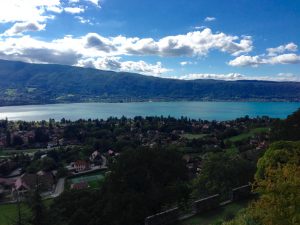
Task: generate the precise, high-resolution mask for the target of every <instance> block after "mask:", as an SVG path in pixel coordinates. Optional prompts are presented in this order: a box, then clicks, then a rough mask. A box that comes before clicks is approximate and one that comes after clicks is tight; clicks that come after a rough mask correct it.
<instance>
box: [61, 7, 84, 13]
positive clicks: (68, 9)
mask: <svg viewBox="0 0 300 225" xmlns="http://www.w3.org/2000/svg"><path fill="white" fill-rule="evenodd" d="M64 11H65V12H67V13H71V14H78V13H82V12H84V9H83V8H80V7H65V8H64Z"/></svg>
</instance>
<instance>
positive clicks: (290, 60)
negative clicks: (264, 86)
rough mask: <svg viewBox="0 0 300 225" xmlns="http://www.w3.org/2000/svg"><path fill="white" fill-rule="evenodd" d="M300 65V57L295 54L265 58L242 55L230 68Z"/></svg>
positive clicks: (230, 62) (231, 62)
mask: <svg viewBox="0 0 300 225" xmlns="http://www.w3.org/2000/svg"><path fill="white" fill-rule="evenodd" d="M298 63H300V55H296V54H294V53H289V54H282V55H276V56H272V57H265V56H246V55H241V56H239V57H237V58H235V59H233V60H231V61H229V63H228V64H229V65H230V66H254V67H257V66H259V65H262V64H271V65H274V64H298Z"/></svg>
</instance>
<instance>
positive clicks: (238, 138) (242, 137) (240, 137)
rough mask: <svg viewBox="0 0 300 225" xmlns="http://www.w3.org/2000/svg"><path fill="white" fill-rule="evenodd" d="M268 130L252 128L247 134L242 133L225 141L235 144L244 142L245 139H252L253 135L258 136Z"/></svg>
mask: <svg viewBox="0 0 300 225" xmlns="http://www.w3.org/2000/svg"><path fill="white" fill-rule="evenodd" d="M268 130H269V128H268V127H258V128H253V129H251V130H250V131H249V132H247V133H242V134H239V135H237V136H233V137H230V138H227V139H226V140H229V141H231V142H237V141H242V140H245V139H247V138H250V137H252V136H253V135H255V134H260V133H264V132H267V131H268Z"/></svg>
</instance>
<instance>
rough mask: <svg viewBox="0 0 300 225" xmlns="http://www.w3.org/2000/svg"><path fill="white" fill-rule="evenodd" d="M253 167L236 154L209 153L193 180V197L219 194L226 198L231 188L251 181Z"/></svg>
mask: <svg viewBox="0 0 300 225" xmlns="http://www.w3.org/2000/svg"><path fill="white" fill-rule="evenodd" d="M254 172H255V168H254V165H252V163H250V162H249V161H248V160H245V159H243V158H241V157H240V156H239V155H237V154H228V153H224V152H218V153H210V154H208V155H207V157H206V158H205V159H204V163H203V166H202V170H201V172H200V174H199V175H198V177H197V178H196V179H195V180H194V185H193V187H194V195H195V197H206V196H208V195H212V194H221V195H222V197H226V196H227V195H228V193H230V192H231V190H232V188H234V187H237V186H240V185H244V184H247V183H248V182H249V181H251V180H253V175H254Z"/></svg>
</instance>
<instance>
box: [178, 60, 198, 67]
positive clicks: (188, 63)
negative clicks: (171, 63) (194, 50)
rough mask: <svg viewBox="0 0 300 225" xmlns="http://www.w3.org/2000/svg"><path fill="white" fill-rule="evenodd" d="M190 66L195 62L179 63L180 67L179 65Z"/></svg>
mask: <svg viewBox="0 0 300 225" xmlns="http://www.w3.org/2000/svg"><path fill="white" fill-rule="evenodd" d="M192 64H196V62H191V61H183V62H180V65H181V66H186V65H192Z"/></svg>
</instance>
